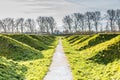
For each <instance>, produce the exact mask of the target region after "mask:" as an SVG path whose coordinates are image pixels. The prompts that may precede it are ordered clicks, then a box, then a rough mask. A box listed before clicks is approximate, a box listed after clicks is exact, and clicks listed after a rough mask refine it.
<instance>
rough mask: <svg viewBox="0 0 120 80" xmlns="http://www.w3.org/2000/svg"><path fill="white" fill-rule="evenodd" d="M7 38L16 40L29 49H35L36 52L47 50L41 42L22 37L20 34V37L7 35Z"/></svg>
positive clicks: (29, 37) (27, 36)
mask: <svg viewBox="0 0 120 80" xmlns="http://www.w3.org/2000/svg"><path fill="white" fill-rule="evenodd" d="M9 37H11V38H13V39H16V40H18V41H20V42H22V43H25V44H27V45H29V46H31V47H34V48H35V49H38V50H44V49H47V46H46V45H44V43H43V42H41V41H40V40H37V39H35V38H32V37H31V36H29V35H24V34H22V35H21V34H20V35H9Z"/></svg>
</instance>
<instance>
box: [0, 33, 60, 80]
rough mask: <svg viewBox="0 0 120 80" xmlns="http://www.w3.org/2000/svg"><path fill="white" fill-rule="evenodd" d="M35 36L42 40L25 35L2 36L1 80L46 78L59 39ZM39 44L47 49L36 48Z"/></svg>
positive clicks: (0, 56) (0, 41)
mask: <svg viewBox="0 0 120 80" xmlns="http://www.w3.org/2000/svg"><path fill="white" fill-rule="evenodd" d="M32 36H33V35H32ZM34 36H36V37H38V38H39V39H40V38H41V39H42V40H39V39H36V38H33V37H31V35H30V36H29V35H23V34H22V35H21V34H20V35H0V49H1V50H0V80H42V79H43V78H44V76H45V75H46V73H47V72H48V68H49V66H50V64H51V59H52V55H53V53H54V50H55V47H56V45H57V43H58V38H56V37H54V36H39V35H34ZM13 38H14V39H13ZM31 41H34V43H33V42H31ZM27 42H29V43H27ZM30 42H31V43H30ZM39 43H40V44H41V45H40V46H44V47H45V48H46V49H44V50H41V49H39V48H36V45H37V44H39ZM45 43H48V44H45ZM37 46H38V45H37ZM46 46H47V47H46ZM40 48H41V47H40ZM4 58H5V59H4Z"/></svg>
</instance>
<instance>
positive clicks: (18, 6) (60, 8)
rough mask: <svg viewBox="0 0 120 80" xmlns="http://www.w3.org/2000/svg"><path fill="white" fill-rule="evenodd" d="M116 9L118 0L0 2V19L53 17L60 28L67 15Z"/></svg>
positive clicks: (17, 0)
mask: <svg viewBox="0 0 120 80" xmlns="http://www.w3.org/2000/svg"><path fill="white" fill-rule="evenodd" d="M117 8H119V9H120V0H0V18H4V17H14V18H16V17H25V18H37V16H53V17H54V18H55V20H56V22H57V24H58V26H60V25H62V18H63V17H64V16H65V15H67V14H71V13H74V12H81V13H84V12H86V11H94V10H98V11H101V12H105V11H106V10H107V9H117Z"/></svg>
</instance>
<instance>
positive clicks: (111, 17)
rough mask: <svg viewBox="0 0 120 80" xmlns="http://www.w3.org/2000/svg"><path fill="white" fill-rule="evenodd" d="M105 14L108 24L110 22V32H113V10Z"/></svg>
mask: <svg viewBox="0 0 120 80" xmlns="http://www.w3.org/2000/svg"><path fill="white" fill-rule="evenodd" d="M107 14H108V18H109V22H110V27H111V31H113V30H114V22H115V10H113V9H111V10H107Z"/></svg>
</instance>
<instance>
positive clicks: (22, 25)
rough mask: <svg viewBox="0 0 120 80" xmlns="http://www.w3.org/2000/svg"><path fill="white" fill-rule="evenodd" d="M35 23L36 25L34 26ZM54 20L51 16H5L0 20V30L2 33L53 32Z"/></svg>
mask: <svg viewBox="0 0 120 80" xmlns="http://www.w3.org/2000/svg"><path fill="white" fill-rule="evenodd" d="M36 23H37V24H38V26H36ZM55 26H56V22H55V20H54V18H53V17H41V16H40V17H38V18H37V19H36V21H35V20H34V19H30V18H29V19H26V20H25V19H24V18H18V19H14V18H5V19H2V20H0V32H3V33H51V34H52V33H53V31H54V29H55Z"/></svg>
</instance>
